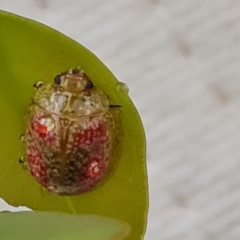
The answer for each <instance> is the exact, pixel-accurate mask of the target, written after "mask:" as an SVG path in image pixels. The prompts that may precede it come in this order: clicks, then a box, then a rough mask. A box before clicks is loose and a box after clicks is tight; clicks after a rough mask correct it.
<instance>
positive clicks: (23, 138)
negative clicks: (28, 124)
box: [19, 133, 25, 142]
mask: <svg viewBox="0 0 240 240" xmlns="http://www.w3.org/2000/svg"><path fill="white" fill-rule="evenodd" d="M19 140H20V141H21V142H24V140H25V134H24V133H22V134H21V135H20V136H19Z"/></svg>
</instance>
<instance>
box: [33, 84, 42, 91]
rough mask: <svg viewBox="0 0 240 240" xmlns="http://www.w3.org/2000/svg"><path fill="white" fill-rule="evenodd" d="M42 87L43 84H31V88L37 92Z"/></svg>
mask: <svg viewBox="0 0 240 240" xmlns="http://www.w3.org/2000/svg"><path fill="white" fill-rule="evenodd" d="M42 86H43V82H36V83H34V84H33V87H34V88H35V89H36V90H38V89H39V88H40V87H42Z"/></svg>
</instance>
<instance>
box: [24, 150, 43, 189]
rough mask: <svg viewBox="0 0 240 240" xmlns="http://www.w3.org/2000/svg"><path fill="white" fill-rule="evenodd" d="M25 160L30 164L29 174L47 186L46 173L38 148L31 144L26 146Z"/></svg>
mask: <svg viewBox="0 0 240 240" xmlns="http://www.w3.org/2000/svg"><path fill="white" fill-rule="evenodd" d="M27 160H28V163H29V165H30V169H31V174H32V175H33V176H34V177H35V178H36V179H37V181H38V182H39V183H40V184H41V185H42V186H47V183H48V180H47V174H46V168H45V166H44V163H43V160H42V156H41V154H40V153H39V152H38V150H37V149H36V148H35V147H34V146H31V145H28V147H27Z"/></svg>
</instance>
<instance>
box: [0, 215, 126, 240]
mask: <svg viewBox="0 0 240 240" xmlns="http://www.w3.org/2000/svg"><path fill="white" fill-rule="evenodd" d="M13 228H14V229H13ZM129 231H130V228H129V226H128V225H127V224H126V223H123V222H120V221H117V220H115V219H111V218H105V217H99V216H95V215H72V214H65V213H49V212H17V213H1V214H0V233H1V239H2V240H16V239H17V240H26V239H34V240H61V239H62V240H66V239H67V240H81V239H82V240H93V239H94V240H120V239H123V237H125V236H126V235H127V234H128V233H129Z"/></svg>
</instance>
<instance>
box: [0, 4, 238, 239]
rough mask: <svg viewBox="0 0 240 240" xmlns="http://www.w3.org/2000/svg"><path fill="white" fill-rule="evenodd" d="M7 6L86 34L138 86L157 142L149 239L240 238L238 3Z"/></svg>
mask: <svg viewBox="0 0 240 240" xmlns="http://www.w3.org/2000/svg"><path fill="white" fill-rule="evenodd" d="M0 9H3V10H7V11H10V12H13V13H17V14H20V15H23V16H25V17H29V18H32V19H35V20H37V21H40V22H43V23H45V24H47V25H49V26H51V27H53V28H56V29H58V30H59V31H61V32H63V33H65V34H66V35H68V36H70V37H71V38H73V39H75V40H77V41H78V42H80V43H82V44H83V45H84V46H86V47H87V48H88V49H90V50H91V51H92V52H94V53H95V54H96V55H97V56H98V57H99V58H100V59H101V60H102V61H103V62H104V63H105V64H106V65H107V66H108V67H109V68H110V69H111V71H112V72H113V73H114V74H115V75H116V76H117V78H118V79H119V80H120V81H123V82H125V83H126V84H127V85H128V86H129V88H130V96H131V98H132V99H133V101H134V103H135V105H136V107H137V108H138V110H139V113H140V115H141V117H142V121H143V124H144V126H145V130H146V136H147V144H148V152H147V165H148V174H149V194H150V211H149V219H148V228H147V233H146V237H145V239H146V240H162V239H163V240H239V239H240V67H239V66H240V2H239V1H238V0H211V1H210V0H181V1H179V0H159V1H158V0H121V1H119V0H97V1H95V0H81V1H78V0H68V1H64V0H21V1H16V0H7V1H6V0H0ZM0 27H1V26H0ZM0 204H1V205H0V207H1V208H2V209H3V208H5V204H4V203H3V202H1V203H0Z"/></svg>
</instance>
